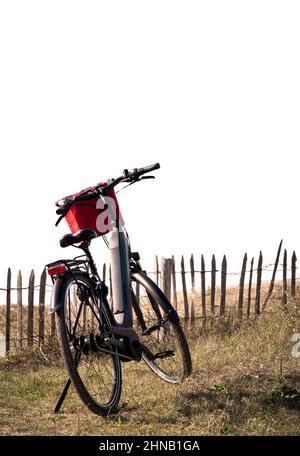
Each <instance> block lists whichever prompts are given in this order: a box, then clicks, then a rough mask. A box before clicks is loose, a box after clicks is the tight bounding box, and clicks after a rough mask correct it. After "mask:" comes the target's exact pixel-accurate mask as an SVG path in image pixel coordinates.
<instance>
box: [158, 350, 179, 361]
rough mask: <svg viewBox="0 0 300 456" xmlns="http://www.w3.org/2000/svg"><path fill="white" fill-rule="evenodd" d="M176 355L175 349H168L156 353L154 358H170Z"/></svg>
mask: <svg viewBox="0 0 300 456" xmlns="http://www.w3.org/2000/svg"><path fill="white" fill-rule="evenodd" d="M174 355H175V352H174V350H166V351H163V352H159V353H156V354H155V355H154V359H161V358H170V357H171V356H174Z"/></svg>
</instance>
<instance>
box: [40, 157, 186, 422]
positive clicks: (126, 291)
mask: <svg viewBox="0 0 300 456" xmlns="http://www.w3.org/2000/svg"><path fill="white" fill-rule="evenodd" d="M159 167H160V165H159V164H158V163H157V164H155V165H152V166H148V167H145V168H140V169H134V170H133V171H131V172H129V171H128V170H125V171H124V173H123V174H122V176H120V177H118V178H117V179H112V180H109V181H108V182H107V183H104V184H98V185H96V186H94V187H90V188H88V189H85V190H83V191H81V192H80V193H78V194H76V195H71V196H68V197H65V198H63V199H62V200H59V201H58V202H57V203H56V204H57V206H58V209H57V213H58V214H59V216H60V217H59V219H58V221H57V224H58V223H59V222H60V220H61V219H62V218H63V217H66V220H67V222H68V223H69V225H70V228H71V230H72V234H66V235H65V236H63V237H62V238H61V240H60V245H61V247H67V246H70V245H72V246H74V247H77V248H80V249H81V250H82V251H83V255H80V256H78V257H75V258H74V259H72V260H65V259H64V260H59V261H56V262H54V263H51V264H48V265H47V268H48V273H49V275H50V276H51V278H52V281H53V284H54V286H53V294H52V304H51V309H50V312H55V313H56V322H57V333H58V339H59V343H60V348H61V351H62V355H63V358H64V361H65V364H66V367H67V370H68V373H69V380H68V382H67V384H66V386H65V388H64V390H63V392H62V394H61V396H60V398H59V400H58V403H57V405H56V407H55V412H58V411H59V410H60V407H61V405H62V403H63V401H64V399H65V397H66V394H67V392H68V389H69V386H70V384H71V381H72V383H73V384H74V386H75V388H76V390H77V393H78V394H79V396H80V398H81V399H82V401H83V402H84V404H85V405H86V406H87V407H88V408H89V409H90V410H91V411H92V412H94V413H96V414H97V415H104V416H105V415H107V414H108V413H110V412H112V411H114V410H116V408H117V405H118V402H119V399H120V395H121V386H122V371H121V362H129V361H140V360H143V361H144V362H145V363H146V364H147V365H148V366H149V367H150V368H151V369H152V371H153V372H155V373H156V374H157V375H158V376H159V377H161V378H162V379H163V380H165V381H167V382H170V383H178V382H180V381H182V380H183V379H184V378H185V377H187V376H189V375H190V373H191V370H192V363H191V356H190V351H189V347H188V344H187V341H186V338H185V335H184V332H183V330H182V327H181V325H180V321H179V317H178V314H177V312H176V311H175V310H174V308H173V307H172V305H171V304H170V302H169V300H168V299H167V298H166V296H165V295H164V293H163V292H162V290H161V289H160V288H159V287H158V286H157V285H156V284H155V283H154V282H153V281H152V280H151V279H150V278H149V277H148V276H147V274H146V272H145V271H143V269H142V267H141V264H140V257H139V254H138V253H137V252H132V251H131V248H130V242H129V237H128V234H127V232H126V230H125V227H124V222H123V219H122V215H121V214H120V210H119V206H118V202H117V199H116V195H115V192H114V187H115V186H116V185H118V184H120V183H127V184H128V185H131V184H133V183H136V182H140V181H141V180H142V179H145V178H153V176H145V174H146V173H149V172H151V171H153V170H155V169H158V168H159ZM107 233H110V236H111V237H110V241H109V242H108V240H107V238H106V236H105V234H107ZM97 236H103V239H104V240H105V242H106V243H107V245H108V247H109V248H110V253H111V288H112V306H110V305H109V301H108V287H107V286H106V284H105V282H104V280H101V278H100V276H99V274H98V272H97V268H96V265H95V263H94V260H93V258H92V255H91V253H90V250H89V245H90V243H91V241H92V239H94V238H96V237H97Z"/></svg>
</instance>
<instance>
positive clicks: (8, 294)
mask: <svg viewBox="0 0 300 456" xmlns="http://www.w3.org/2000/svg"><path fill="white" fill-rule="evenodd" d="M6 290H7V291H6V315H5V317H6V318H5V320H6V321H5V323H6V326H5V354H6V355H8V354H9V352H10V310H11V307H10V305H11V269H10V268H8V271H7V286H6Z"/></svg>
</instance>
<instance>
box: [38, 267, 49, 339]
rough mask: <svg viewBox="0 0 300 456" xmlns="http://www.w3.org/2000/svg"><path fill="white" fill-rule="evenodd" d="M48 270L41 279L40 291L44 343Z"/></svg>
mask: <svg viewBox="0 0 300 456" xmlns="http://www.w3.org/2000/svg"><path fill="white" fill-rule="evenodd" d="M46 280H47V271H46V268H44V270H43V272H42V274H41V279H40V291H39V343H40V344H44V340H45V297H46Z"/></svg>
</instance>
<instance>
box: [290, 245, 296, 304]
mask: <svg viewBox="0 0 300 456" xmlns="http://www.w3.org/2000/svg"><path fill="white" fill-rule="evenodd" d="M296 264H297V257H296V253H295V251H294V252H293V255H292V265H291V268H292V277H291V296H292V298H294V297H295V296H296Z"/></svg>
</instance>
